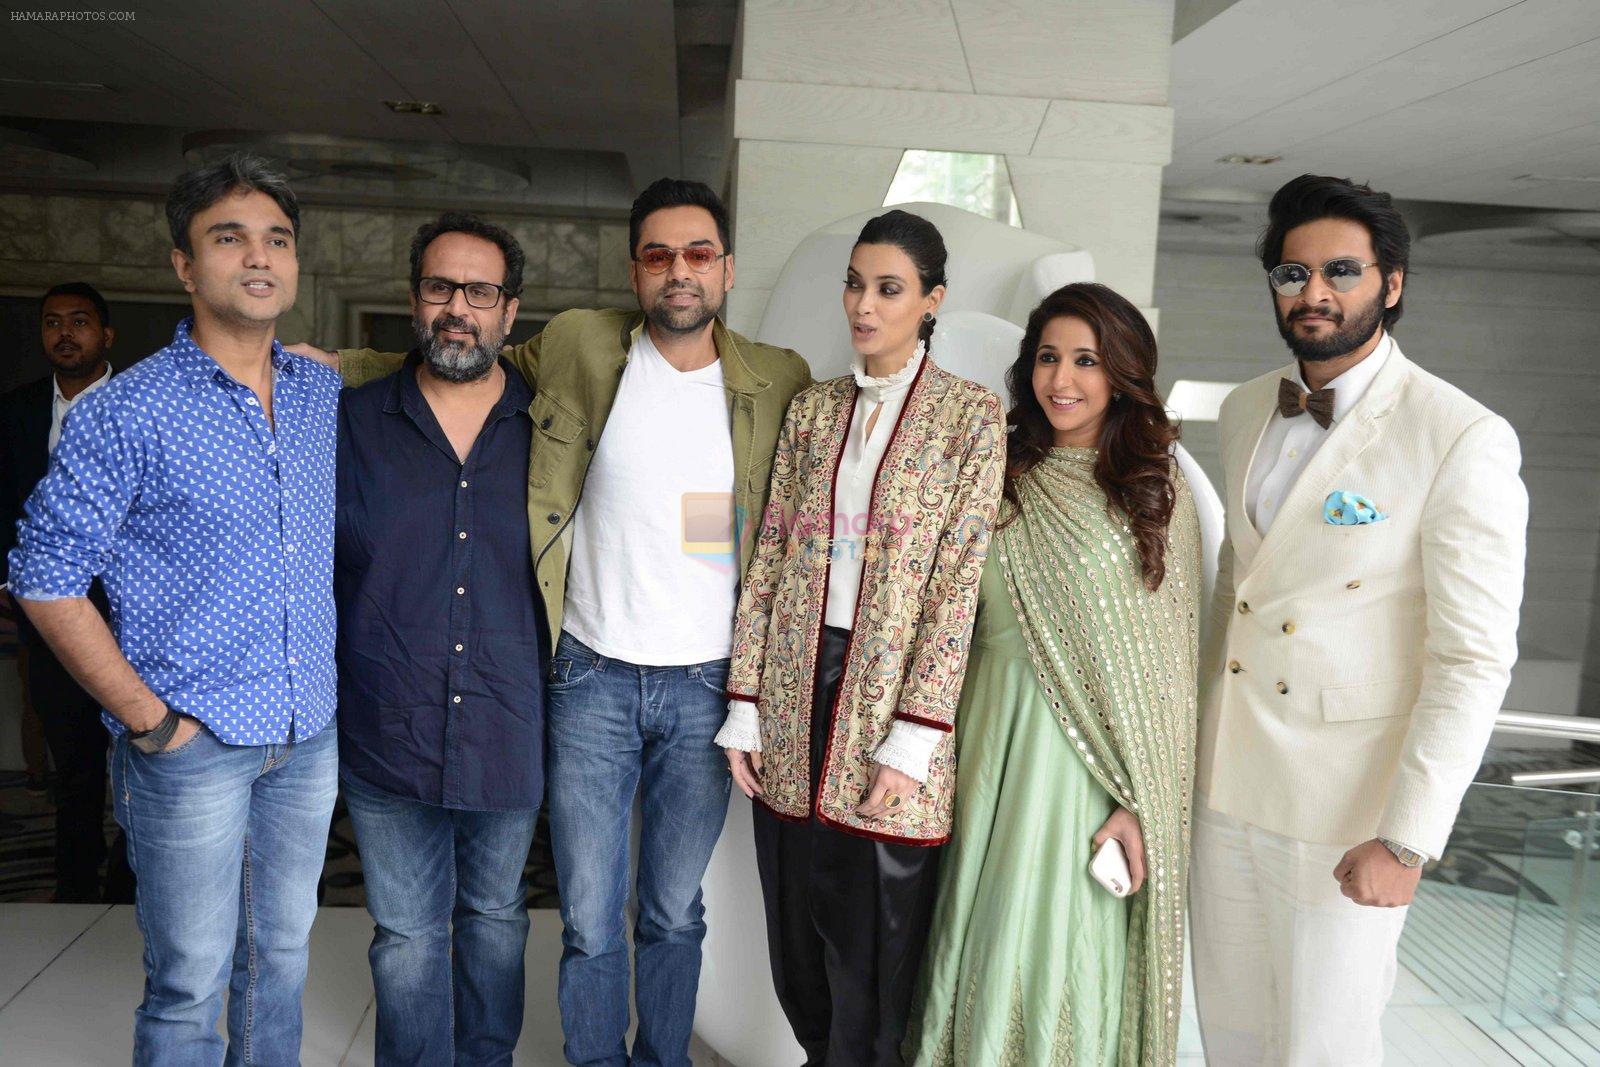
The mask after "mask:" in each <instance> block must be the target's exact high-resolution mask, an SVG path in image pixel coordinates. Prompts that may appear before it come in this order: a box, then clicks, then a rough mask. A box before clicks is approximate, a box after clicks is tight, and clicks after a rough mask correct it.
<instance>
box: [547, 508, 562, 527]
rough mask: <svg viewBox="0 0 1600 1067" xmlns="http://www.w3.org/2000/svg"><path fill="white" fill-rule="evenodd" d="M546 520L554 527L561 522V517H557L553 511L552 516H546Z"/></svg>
mask: <svg viewBox="0 0 1600 1067" xmlns="http://www.w3.org/2000/svg"><path fill="white" fill-rule="evenodd" d="M545 518H546V519H548V520H549V522H550V525H551V526H554V525H555V524H556V523H558V522H560V521H561V516H560V515H557V514H556V513H555V512H553V511H552V512H551V513H550V514H548V515H546V516H545Z"/></svg>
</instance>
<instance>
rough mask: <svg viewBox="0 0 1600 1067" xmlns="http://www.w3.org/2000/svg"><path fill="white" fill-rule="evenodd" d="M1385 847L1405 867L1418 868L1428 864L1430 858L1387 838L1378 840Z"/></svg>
mask: <svg viewBox="0 0 1600 1067" xmlns="http://www.w3.org/2000/svg"><path fill="white" fill-rule="evenodd" d="M1378 840H1379V841H1381V842H1382V843H1383V847H1384V848H1386V849H1388V850H1389V851H1390V852H1393V853H1394V858H1395V859H1397V860H1399V861H1400V865H1401V866H1403V867H1411V868H1417V867H1421V866H1422V865H1423V864H1424V863H1427V862H1428V857H1427V856H1425V855H1423V854H1422V853H1420V852H1418V851H1417V850H1416V849H1414V848H1407V847H1406V846H1404V845H1402V844H1401V843H1400V842H1398V841H1391V840H1389V839H1388V838H1387V837H1380V838H1378Z"/></svg>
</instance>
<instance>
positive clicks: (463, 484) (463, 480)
mask: <svg viewBox="0 0 1600 1067" xmlns="http://www.w3.org/2000/svg"><path fill="white" fill-rule="evenodd" d="M466 487H467V482H466V479H464V478H463V479H462V481H461V488H463V489H465V488H466Z"/></svg>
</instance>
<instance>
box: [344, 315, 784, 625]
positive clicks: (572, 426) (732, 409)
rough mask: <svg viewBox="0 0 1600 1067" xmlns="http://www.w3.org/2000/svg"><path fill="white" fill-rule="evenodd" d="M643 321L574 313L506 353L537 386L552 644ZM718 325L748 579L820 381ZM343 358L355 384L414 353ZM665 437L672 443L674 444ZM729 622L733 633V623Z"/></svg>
mask: <svg viewBox="0 0 1600 1067" xmlns="http://www.w3.org/2000/svg"><path fill="white" fill-rule="evenodd" d="M643 327H644V314H643V313H642V312H639V311H628V310H624V309H604V310H598V311H585V310H577V311H566V312H563V313H561V314H560V315H557V316H556V317H555V318H553V319H551V320H550V322H549V324H548V325H546V326H545V328H544V331H543V332H542V333H540V334H539V335H538V336H537V337H534V338H533V339H531V340H529V341H526V342H524V343H523V344H521V345H519V346H517V347H516V348H507V349H506V350H505V353H504V354H505V357H506V358H507V359H509V360H510V361H511V363H512V365H513V366H515V367H516V368H517V370H519V371H521V372H522V375H523V377H525V378H527V379H528V384H529V385H530V386H532V387H533V390H534V397H533V404H532V405H531V406H530V407H529V408H528V414H529V415H530V416H531V417H532V419H533V427H534V433H533V444H532V447H531V448H529V450H528V534H529V538H530V540H531V542H532V545H531V548H532V551H533V561H534V570H535V572H536V574H537V577H538V581H539V591H540V593H541V594H542V595H543V597H544V606H545V617H546V618H547V619H549V620H550V638H551V646H550V647H554V639H555V637H556V636H557V635H559V634H560V633H561V612H562V605H563V602H564V600H565V597H566V589H567V560H568V558H569V557H570V553H571V547H572V533H571V530H572V513H573V511H574V510H576V508H577V506H578V498H579V496H580V495H582V493H583V482H584V479H585V477H587V476H588V473H589V462H590V461H591V460H592V459H593V458H594V450H595V446H596V445H597V444H599V443H600V434H601V433H602V432H604V430H605V426H606V417H607V416H608V415H610V414H611V404H612V402H613V401H614V400H616V397H617V385H618V383H619V381H620V380H621V378H622V369H623V367H624V366H626V365H627V362H628V351H629V349H631V348H632V347H633V340H634V338H635V337H636V336H638V332H639V330H640V329H642V328H643ZM712 331H713V333H712V336H713V338H714V339H715V341H716V345H717V356H718V358H719V359H721V361H722V382H723V389H724V390H725V392H726V394H727V400H728V417H729V419H730V423H731V428H732V433H733V474H734V485H733V493H734V522H735V527H734V528H735V531H736V533H735V536H736V537H737V538H738V541H739V574H740V575H741V576H742V575H743V574H744V571H745V568H746V567H748V566H749V564H750V558H751V556H752V555H753V554H754V551H755V541H756V535H757V534H758V533H759V532H760V526H761V514H762V512H763V511H764V510H765V509H766V506H767V481H768V479H769V477H770V476H771V474H772V456H773V452H774V451H775V450H776V448H777V443H778V431H779V429H780V428H781V427H782V426H783V416H784V412H785V411H787V410H788V408H789V400H790V399H791V398H792V397H793V396H794V395H795V394H796V393H798V392H799V391H800V390H802V389H804V388H805V387H806V386H808V385H810V384H811V370H810V367H809V366H808V365H807V363H806V361H805V360H804V359H802V358H801V357H800V356H799V355H798V354H797V353H795V352H792V351H790V350H789V349H786V348H777V347H775V346H773V345H764V344H760V343H758V342H755V341H751V340H749V339H748V338H745V337H741V336H740V335H739V334H736V333H734V332H733V331H732V330H730V329H728V328H727V327H726V326H724V325H723V324H722V320H721V319H718V320H716V322H715V323H714V325H713V326H712ZM339 357H340V359H339V371H340V373H341V374H342V375H343V377H344V380H345V384H347V385H359V384H361V383H362V382H366V381H370V380H372V379H374V378H381V377H382V376H384V375H385V374H392V373H393V372H394V371H396V370H398V369H399V367H400V364H401V363H402V362H403V361H404V359H405V357H404V356H403V355H398V354H394V353H382V352H374V351H372V350H371V349H360V350H356V349H345V350H343V351H341V352H340V353H339ZM661 444H662V447H663V448H670V447H672V442H670V441H663V442H662V443H661ZM728 624H729V627H730V631H731V628H732V625H733V620H732V619H729V620H728Z"/></svg>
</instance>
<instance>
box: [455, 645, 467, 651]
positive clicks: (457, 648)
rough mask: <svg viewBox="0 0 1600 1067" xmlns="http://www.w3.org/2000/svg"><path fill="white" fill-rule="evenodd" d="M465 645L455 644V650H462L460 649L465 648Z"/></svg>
mask: <svg viewBox="0 0 1600 1067" xmlns="http://www.w3.org/2000/svg"><path fill="white" fill-rule="evenodd" d="M466 647H467V646H466V645H457V646H456V651H457V652H460V651H461V650H462V649H464V648H466Z"/></svg>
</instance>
